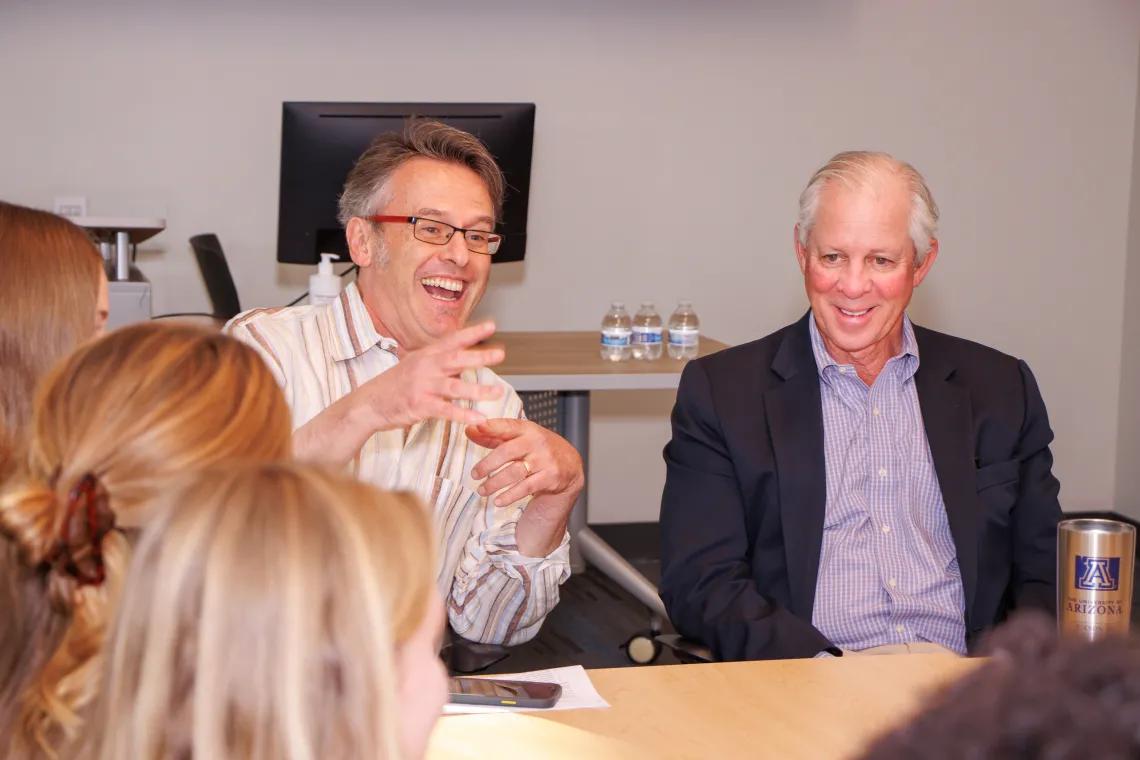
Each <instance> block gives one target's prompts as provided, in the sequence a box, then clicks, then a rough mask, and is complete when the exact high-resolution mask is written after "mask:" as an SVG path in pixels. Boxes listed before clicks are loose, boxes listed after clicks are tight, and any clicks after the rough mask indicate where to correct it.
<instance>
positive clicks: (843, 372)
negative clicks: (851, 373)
mask: <svg viewBox="0 0 1140 760" xmlns="http://www.w3.org/2000/svg"><path fill="white" fill-rule="evenodd" d="M839 374H841V375H846V374H847V368H846V367H840V368H839Z"/></svg>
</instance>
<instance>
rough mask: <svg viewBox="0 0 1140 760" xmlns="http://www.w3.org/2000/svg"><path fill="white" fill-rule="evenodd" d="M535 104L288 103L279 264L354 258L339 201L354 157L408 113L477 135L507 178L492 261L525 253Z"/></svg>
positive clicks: (283, 129) (284, 125) (401, 122)
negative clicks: (339, 214) (338, 215)
mask: <svg viewBox="0 0 1140 760" xmlns="http://www.w3.org/2000/svg"><path fill="white" fill-rule="evenodd" d="M534 113H535V106H534V103H284V104H283V108H282V116H281V191H280V204H279V207H278V216H277V261H279V262H281V263H283V264H316V263H317V262H318V261H320V254H321V253H337V254H340V256H341V259H342V260H343V261H348V246H347V244H346V243H345V239H344V230H343V229H342V228H341V226H340V224H339V223H338V222H337V218H336V211H337V199H338V198H339V197H340V194H341V192H342V191H343V190H344V180H345V177H347V176H348V172H349V170H351V169H352V166H353V164H354V163H355V162H356V159H357V158H359V157H360V154H362V153H363V152H364V150H365V149H366V148H367V147H368V145H369V143H370V142H372V139H373V138H374V137H375V136H376V135H378V134H381V133H383V132H392V131H399V130H401V129H403V127H404V122H405V121H406V120H407V119H408V117H409V116H423V117H426V118H431V119H435V120H437V121H441V122H443V123H444V124H449V125H451V126H453V127H457V128H458V129H462V130H464V131H466V132H470V133H471V134H473V135H475V136H476V137H478V138H479V139H480V140H482V141H483V144H484V145H486V146H487V149H488V150H489V151H490V152H491V155H493V156H494V157H495V160H496V161H497V162H498V163H499V167H500V168H501V169H502V170H503V174H504V175H505V177H506V188H507V189H506V196H505V198H504V202H503V219H502V222H501V224H500V225H499V231H500V232H502V233H503V235H504V236H505V237H504V240H503V245H502V247H501V248H500V249H499V251H498V253H496V254H495V255H494V256H493V257H492V259H491V260H492V261H493V262H496V263H497V262H503V261H521V260H522V259H523V257H524V256H525V255H526V215H527V201H528V196H529V195H530V161H531V153H532V150H533V144H534Z"/></svg>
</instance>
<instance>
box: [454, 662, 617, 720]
mask: <svg viewBox="0 0 1140 760" xmlns="http://www.w3.org/2000/svg"><path fill="white" fill-rule="evenodd" d="M468 677H475V678H497V679H499V680H501V681H529V682H532V683H533V682H535V681H541V682H544V683H557V684H561V685H562V696H560V697H559V698H558V701H557V702H556V703H555V704H554V707H501V706H499V705H456V704H450V703H449V704H446V705H444V706H443V714H444V715H471V714H474V713H505V712H508V713H509V712H529V711H531V710H592V709H600V708H605V707H609V706H610V703H609V702H607V701H606V700H604V699H602V697H601V695H600V694H598V690H597V689H595V688H594V684H593V683H591V681H590V676H588V675H587V674H586V669H585V668H583V667H582V666H581V665H571V666H570V667H567V668H552V669H550V670H535V671H533V672H531V673H515V674H514V675H505V674H504V675H494V676H468Z"/></svg>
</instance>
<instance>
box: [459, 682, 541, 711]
mask: <svg viewBox="0 0 1140 760" xmlns="http://www.w3.org/2000/svg"><path fill="white" fill-rule="evenodd" d="M560 696H562V686H561V684H556V683H531V682H530V681H506V680H503V679H501V678H452V679H451V702H452V703H453V704H459V705H499V706H502V707H540V708H541V707H554V705H555V703H557V702H558V698H559V697H560Z"/></svg>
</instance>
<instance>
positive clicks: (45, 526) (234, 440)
mask: <svg viewBox="0 0 1140 760" xmlns="http://www.w3.org/2000/svg"><path fill="white" fill-rule="evenodd" d="M291 429H292V426H291V420H290V414H289V409H288V406H287V405H286V403H285V399H284V397H283V395H282V393H281V391H280V389H279V388H278V387H277V384H276V382H275V381H274V379H273V376H272V374H271V373H270V370H269V369H268V367H267V366H266V365H265V364H264V363H263V362H262V360H261V359H260V357H258V356H257V354H256V353H255V352H254V351H253V350H252V349H250V348H249V347H248V346H245V345H243V344H242V343H240V342H238V341H237V340H234V339H233V338H229V337H227V336H224V335H222V334H220V333H218V332H217V331H211V330H208V329H200V328H198V327H195V326H193V325H189V324H183V325H178V324H159V323H153V322H151V323H142V324H138V325H132V326H129V327H125V328H122V329H120V330H117V331H115V332H113V333H111V334H109V335H107V336H105V337H103V338H101V339H99V340H97V341H94V342H92V343H89V344H87V345H85V346H84V347H82V348H80V349H79V350H77V351H76V352H74V353H73V354H72V355H71V356H70V357H68V358H67V359H66V360H65V361H64V362H62V363H61V364H60V365H59V366H57V367H56V368H55V369H54V370H53V371H52V372H51V373H50V374H49V375H48V377H47V378H45V380H44V382H43V385H42V387H41V388H40V391H39V393H38V394H37V396H36V405H35V414H34V417H33V421H32V424H31V431H30V434H29V438H28V467H27V470H28V471H27V473H26V475H25V476H23V477H21V478H20V479H18V480H16V481H13V483H12V484H11V485H10V486H9V488H8V490H7V491H6V492H4V493H3V494H2V495H0V609H3V610H4V614H3V616H0V751H4V750H7V752H8V754H6V755H4V757H8V758H24V757H39V756H47V757H55V756H57V753H58V752H59V750H60V749H61V748H64V747H66V746H68V745H69V744H70V743H71V741H72V740H73V739H74V738H75V737H76V735H77V733H78V731H79V729H80V728H81V726H82V724H83V714H84V712H85V711H86V709H87V708H88V707H89V705H90V703H91V701H92V700H93V698H94V696H95V694H96V693H97V691H98V687H99V673H100V664H99V648H100V645H101V643H102V640H103V633H104V629H105V627H106V622H107V620H108V619H109V617H110V614H111V611H112V609H113V605H114V603H115V601H116V600H117V598H118V595H119V588H120V584H121V581H122V578H123V576H124V574H125V571H126V567H127V562H128V558H129V545H128V543H127V540H126V538H125V537H124V535H123V534H122V533H120V532H110V533H107V534H106V535H105V536H104V537H102V540H101V541H100V542H99V545H98V546H87V547H82V546H80V547H79V548H78V549H77V548H76V547H75V546H72V547H69V549H70V550H71V551H70V553H71V555H72V556H75V555H76V552H77V551H78V553H79V555H85V554H90V553H92V552H94V551H95V550H96V549H98V550H99V551H100V552H101V554H102V557H103V562H104V565H105V576H106V581H105V582H104V583H103V584H101V585H94V584H90V583H83V582H80V580H79V579H77V578H76V577H75V576H74V575H72V574H71V573H69V572H66V571H65V570H64V569H62V568H61V567H60V566H59V564H58V563H56V562H55V561H54V560H53V557H54V556H55V554H56V553H57V551H56V550H57V546H58V542H59V539H60V537H61V532H62V528H63V523H64V521H65V520H66V519H67V517H68V516H69V515H70V514H71V510H69V508H68V502H69V493H70V492H71V491H72V489H74V488H75V487H76V486H77V485H78V484H79V483H81V481H82V480H83V479H84V477H85V476H87V475H88V474H90V475H93V476H94V477H95V478H96V479H97V482H98V484H99V485H98V500H99V501H100V502H101V503H105V504H106V506H107V507H108V509H109V511H110V512H113V513H114V515H115V516H116V517H117V520H118V522H119V524H120V526H126V527H131V526H137V525H140V524H141V523H142V522H143V520H144V518H145V512H146V505H147V504H148V503H149V502H150V501H151V500H152V499H153V498H154V497H155V496H158V495H160V494H162V493H163V492H164V491H165V490H166V488H167V487H168V486H169V484H170V483H171V482H172V481H173V480H175V479H176V477H177V476H178V475H180V474H181V473H183V472H185V471H188V470H194V469H196V468H200V467H204V466H208V465H211V464H214V463H216V462H219V461H223V460H226V459H231V458H247V459H256V460H280V459H285V458H288V456H289V455H290V450H291V445H290V444H291ZM88 540H89V541H90V540H93V539H92V538H91V537H90V536H88Z"/></svg>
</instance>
